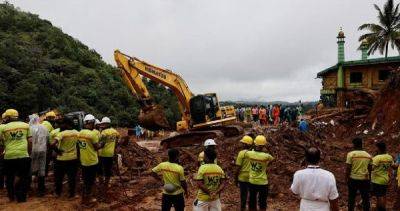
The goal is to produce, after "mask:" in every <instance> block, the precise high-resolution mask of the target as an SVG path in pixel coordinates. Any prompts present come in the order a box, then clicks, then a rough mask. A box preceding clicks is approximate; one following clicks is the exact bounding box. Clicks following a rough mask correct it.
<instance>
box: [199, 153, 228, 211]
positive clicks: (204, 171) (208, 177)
mask: <svg viewBox="0 0 400 211" xmlns="http://www.w3.org/2000/svg"><path fill="white" fill-rule="evenodd" d="M215 159H217V153H216V152H215V150H213V149H211V148H207V149H206V150H205V151H204V162H205V163H204V164H203V165H201V166H200V168H199V170H198V171H197V174H196V177H195V180H196V185H197V187H198V189H199V190H198V192H197V197H196V200H195V201H194V208H193V210H194V211H205V210H207V211H221V201H220V199H219V198H220V193H221V192H222V191H223V190H224V188H225V185H226V177H225V172H224V171H223V170H222V168H221V167H220V166H218V165H217V164H215V163H214V161H215Z"/></svg>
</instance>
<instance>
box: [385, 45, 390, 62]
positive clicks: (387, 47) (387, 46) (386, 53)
mask: <svg viewBox="0 0 400 211" xmlns="http://www.w3.org/2000/svg"><path fill="white" fill-rule="evenodd" d="M388 50H389V42H387V43H386V51H385V58H387V55H388Z"/></svg>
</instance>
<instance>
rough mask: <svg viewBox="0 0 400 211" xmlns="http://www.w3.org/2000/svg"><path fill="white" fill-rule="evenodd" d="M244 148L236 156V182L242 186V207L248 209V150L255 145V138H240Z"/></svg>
mask: <svg viewBox="0 0 400 211" xmlns="http://www.w3.org/2000/svg"><path fill="white" fill-rule="evenodd" d="M240 143H241V145H242V150H241V151H240V152H239V154H238V155H237V157H236V163H235V164H236V166H237V169H236V172H235V173H236V174H235V184H236V186H239V188H240V209H241V210H246V204H247V196H248V192H249V172H250V160H249V158H248V157H247V154H248V152H249V151H250V150H251V149H252V147H253V138H252V137H250V136H243V138H242V139H240Z"/></svg>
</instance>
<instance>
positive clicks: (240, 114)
mask: <svg viewBox="0 0 400 211" xmlns="http://www.w3.org/2000/svg"><path fill="white" fill-rule="evenodd" d="M244 112H245V108H244V107H241V108H240V110H239V120H240V121H241V122H244Z"/></svg>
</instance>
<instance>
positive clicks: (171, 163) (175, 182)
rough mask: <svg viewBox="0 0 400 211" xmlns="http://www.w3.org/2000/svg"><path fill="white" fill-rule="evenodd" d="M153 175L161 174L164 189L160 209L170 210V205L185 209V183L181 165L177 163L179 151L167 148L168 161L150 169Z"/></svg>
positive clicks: (176, 208)
mask: <svg viewBox="0 0 400 211" xmlns="http://www.w3.org/2000/svg"><path fill="white" fill-rule="evenodd" d="M152 172H153V177H155V178H157V179H159V178H160V177H159V175H161V176H162V180H163V182H164V189H163V194H162V201H161V210H162V211H170V210H171V208H172V207H174V208H175V210H176V211H183V210H184V209H185V197H184V194H187V193H188V191H187V184H186V179H185V174H184V172H183V167H182V166H181V165H179V151H178V150H176V149H169V150H168V161H166V162H162V163H160V164H158V165H157V166H156V167H154V168H153V169H152Z"/></svg>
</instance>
